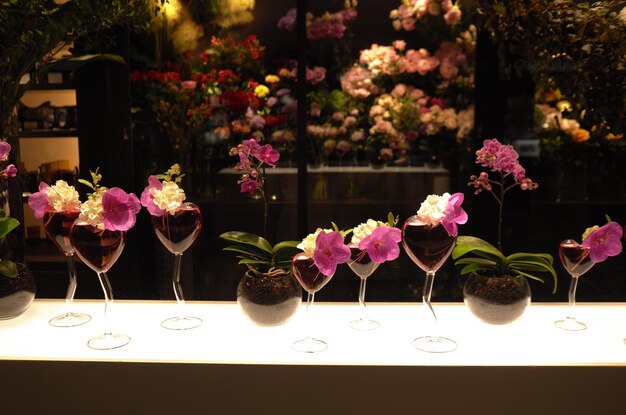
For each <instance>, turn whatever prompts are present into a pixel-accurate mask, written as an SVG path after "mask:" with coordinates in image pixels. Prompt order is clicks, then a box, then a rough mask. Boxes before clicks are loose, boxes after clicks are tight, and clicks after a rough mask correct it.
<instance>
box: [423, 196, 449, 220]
mask: <svg viewBox="0 0 626 415" xmlns="http://www.w3.org/2000/svg"><path fill="white" fill-rule="evenodd" d="M448 199H450V193H444V194H443V195H441V196H439V195H429V196H428V197H427V198H426V200H424V201H423V202H422V205H421V206H420V209H419V210H418V211H417V216H418V219H419V221H420V222H422V223H423V224H424V225H430V226H437V225H438V224H440V223H441V221H442V220H443V218H444V212H445V210H446V207H447V206H448Z"/></svg>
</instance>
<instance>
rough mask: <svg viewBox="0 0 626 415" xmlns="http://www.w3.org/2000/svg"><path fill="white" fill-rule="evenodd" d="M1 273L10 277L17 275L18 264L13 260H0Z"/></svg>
mask: <svg viewBox="0 0 626 415" xmlns="http://www.w3.org/2000/svg"><path fill="white" fill-rule="evenodd" d="M0 274H2V275H4V276H5V277H9V278H15V277H17V265H16V264H15V262H13V261H9V260H6V259H5V260H0Z"/></svg>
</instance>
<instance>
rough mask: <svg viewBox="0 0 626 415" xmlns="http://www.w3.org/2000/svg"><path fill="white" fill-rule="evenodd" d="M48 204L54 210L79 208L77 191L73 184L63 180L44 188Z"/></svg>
mask: <svg viewBox="0 0 626 415" xmlns="http://www.w3.org/2000/svg"><path fill="white" fill-rule="evenodd" d="M46 194H47V196H48V204H49V205H50V206H51V207H52V209H54V210H56V211H59V212H60V211H70V210H77V209H79V208H80V200H78V192H77V191H76V189H74V186H70V185H69V184H67V182H66V181H65V180H57V182H56V183H55V184H54V185H52V186H50V187H48V189H47V190H46Z"/></svg>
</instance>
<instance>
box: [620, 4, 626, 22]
mask: <svg viewBox="0 0 626 415" xmlns="http://www.w3.org/2000/svg"><path fill="white" fill-rule="evenodd" d="M619 18H620V19H621V20H622V23H624V24H625V25H626V7H624V8H623V9H622V10H621V11H620V12H619Z"/></svg>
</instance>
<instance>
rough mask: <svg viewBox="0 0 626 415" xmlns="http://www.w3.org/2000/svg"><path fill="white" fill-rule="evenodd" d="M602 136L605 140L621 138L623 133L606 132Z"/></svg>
mask: <svg viewBox="0 0 626 415" xmlns="http://www.w3.org/2000/svg"><path fill="white" fill-rule="evenodd" d="M604 138H605V139H606V141H613V140H621V139H622V138H624V134H613V133H608V134H607V135H606V137H604Z"/></svg>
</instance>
